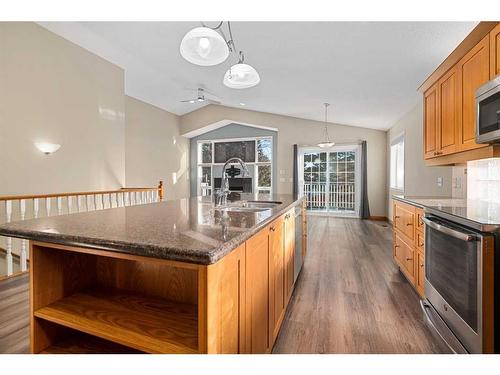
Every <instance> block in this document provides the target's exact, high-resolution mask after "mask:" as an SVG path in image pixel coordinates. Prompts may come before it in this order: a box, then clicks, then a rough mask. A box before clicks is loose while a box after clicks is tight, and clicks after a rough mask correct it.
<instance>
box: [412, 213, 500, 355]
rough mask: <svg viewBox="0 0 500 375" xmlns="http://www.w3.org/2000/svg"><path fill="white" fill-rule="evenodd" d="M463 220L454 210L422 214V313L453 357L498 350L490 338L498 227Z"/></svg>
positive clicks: (492, 321) (492, 323) (491, 333)
mask: <svg viewBox="0 0 500 375" xmlns="http://www.w3.org/2000/svg"><path fill="white" fill-rule="evenodd" d="M464 209H465V210H466V208H463V209H462V211H463V210H464ZM464 216H465V217H466V216H467V215H466V214H465V215H457V209H456V208H454V211H453V214H451V213H449V212H446V210H442V209H433V208H429V207H426V208H425V217H424V219H423V221H424V223H425V295H426V300H423V301H422V308H423V310H424V313H425V317H426V320H427V322H428V323H429V324H430V326H431V327H433V328H434V329H435V330H436V332H437V333H438V334H439V335H440V336H441V338H443V339H444V341H445V342H446V343H447V344H448V346H449V347H450V349H451V350H453V351H454V352H456V353H492V352H495V351H498V350H499V348H498V345H497V347H496V350H495V337H494V336H495V334H494V332H495V327H494V320H495V319H494V317H495V310H497V315H498V310H499V309H495V301H496V302H497V304H498V300H499V298H495V295H494V293H495V288H494V286H495V278H498V276H497V277H495V268H498V267H495V262H496V263H498V259H497V260H495V256H494V250H495V242H498V234H497V233H498V226H497V225H489V224H488V225H485V224H481V223H478V222H474V221H470V220H468V219H466V218H464ZM497 248H498V247H497ZM497 294H498V291H497ZM497 331H498V329H497ZM497 336H498V334H497ZM497 342H498V337H497Z"/></svg>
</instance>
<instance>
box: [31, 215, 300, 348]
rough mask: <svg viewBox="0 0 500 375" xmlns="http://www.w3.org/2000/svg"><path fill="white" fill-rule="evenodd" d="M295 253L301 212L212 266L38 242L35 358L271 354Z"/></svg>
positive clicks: (34, 276)
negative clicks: (54, 355) (297, 217)
mask: <svg viewBox="0 0 500 375" xmlns="http://www.w3.org/2000/svg"><path fill="white" fill-rule="evenodd" d="M304 215H305V213H304ZM304 215H303V216H304ZM294 252H295V216H294V209H292V210H290V211H289V212H287V213H286V214H284V215H282V216H281V217H279V218H277V219H276V220H274V221H273V222H272V223H270V224H269V225H267V226H266V227H265V228H263V229H262V230H260V231H259V232H258V233H257V234H255V235H253V236H252V237H250V238H249V239H248V240H247V241H246V242H245V243H244V244H241V245H240V246H238V247H237V248H236V249H234V250H233V251H231V252H230V253H229V254H227V255H226V256H224V257H223V258H222V259H220V260H219V261H218V262H216V263H214V264H210V265H203V264H193V263H189V262H178V261H171V260H166V259H156V258H148V257H143V256H137V255H132V254H122V253H118V252H113V251H105V250H94V249H86V248H79V247H72V246H65V245H58V244H47V243H37V242H30V273H31V279H30V283H31V285H30V324H31V340H30V350H31V352H32V353H74V354H76V353H123V352H131V353H132V352H134V353H135V352H143V353H178V354H180V353H193V354H194V353H258V354H261V353H270V352H271V351H272V348H273V345H274V342H275V340H276V337H277V335H278V333H279V329H280V327H281V324H282V322H283V317H284V315H285V311H286V308H287V305H288V301H289V299H290V296H291V295H292V292H293V287H294Z"/></svg>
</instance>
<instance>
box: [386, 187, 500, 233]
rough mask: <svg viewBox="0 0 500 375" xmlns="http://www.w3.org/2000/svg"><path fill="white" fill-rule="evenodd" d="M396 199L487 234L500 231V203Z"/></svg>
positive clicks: (405, 197)
mask: <svg viewBox="0 0 500 375" xmlns="http://www.w3.org/2000/svg"><path fill="white" fill-rule="evenodd" d="M392 197H393V198H394V199H397V200H400V201H403V202H407V203H410V204H413V205H415V206H418V207H421V208H424V209H427V210H428V211H437V212H441V213H444V214H446V215H450V216H449V217H448V218H453V217H457V218H459V219H463V220H464V224H466V225H471V226H473V227H476V228H478V229H479V230H481V231H485V232H490V231H491V232H497V231H500V203H497V202H488V201H483V200H472V199H459V198H447V197H415V196H406V195H393V196H392Z"/></svg>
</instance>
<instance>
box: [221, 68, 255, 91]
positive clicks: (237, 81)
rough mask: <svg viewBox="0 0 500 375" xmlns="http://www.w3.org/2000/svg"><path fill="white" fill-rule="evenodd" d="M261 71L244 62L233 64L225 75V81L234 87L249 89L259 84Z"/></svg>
mask: <svg viewBox="0 0 500 375" xmlns="http://www.w3.org/2000/svg"><path fill="white" fill-rule="evenodd" d="M259 82H260V76H259V73H257V71H256V70H255V69H254V68H253V67H252V66H250V65H248V64H244V63H242V62H240V63H238V64H235V65H233V66H232V67H230V68H229V69H228V71H227V72H226V74H225V75H224V80H223V83H224V85H226V86H227V87H230V88H232V89H247V88H249V87H253V86H256V85H258V84H259Z"/></svg>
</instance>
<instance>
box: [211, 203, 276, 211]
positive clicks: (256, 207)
mask: <svg viewBox="0 0 500 375" xmlns="http://www.w3.org/2000/svg"><path fill="white" fill-rule="evenodd" d="M281 203H282V202H276V201H239V202H232V203H231V204H229V205H227V206H220V207H215V209H216V210H219V211H230V212H231V211H232V212H262V211H267V210H271V209H272V208H274V207H276V206H279V205H280V204H281Z"/></svg>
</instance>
